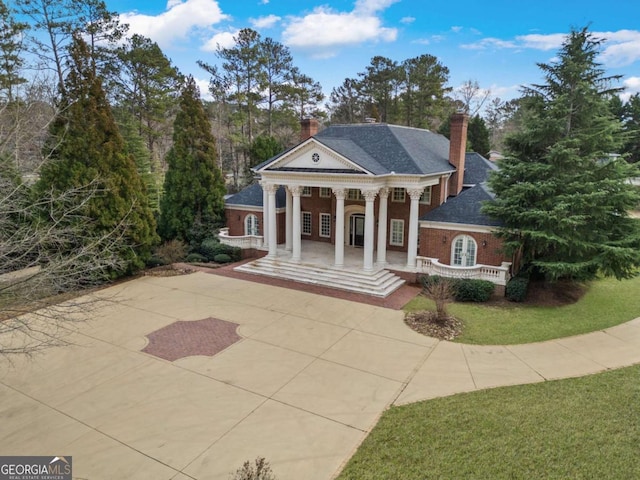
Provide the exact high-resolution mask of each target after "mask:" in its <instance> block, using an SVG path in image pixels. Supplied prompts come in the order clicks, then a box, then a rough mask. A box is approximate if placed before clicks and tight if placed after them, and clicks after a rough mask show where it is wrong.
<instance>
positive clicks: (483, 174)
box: [463, 152, 498, 185]
mask: <svg viewBox="0 0 640 480" xmlns="http://www.w3.org/2000/svg"><path fill="white" fill-rule="evenodd" d="M497 169H498V166H497V165H496V164H495V163H493V162H490V161H489V160H487V159H486V158H484V157H483V156H482V155H480V154H479V153H475V152H469V153H467V154H466V155H465V160H464V180H463V183H464V184H465V185H477V184H479V183H483V182H486V181H487V179H488V178H489V173H490V172H491V171H493V170H497Z"/></svg>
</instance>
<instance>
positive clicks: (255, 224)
mask: <svg viewBox="0 0 640 480" xmlns="http://www.w3.org/2000/svg"><path fill="white" fill-rule="evenodd" d="M250 218H251V219H252V221H251V228H247V227H248V226H249V225H248V223H247V222H248V220H249V219H250ZM249 230H252V231H249ZM259 232H260V220H259V219H258V216H257V215H256V214H255V213H247V214H246V215H245V216H244V234H245V235H246V236H254V237H255V236H258V235H260V233H259Z"/></svg>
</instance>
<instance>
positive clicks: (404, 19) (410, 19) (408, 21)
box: [400, 17, 416, 25]
mask: <svg viewBox="0 0 640 480" xmlns="http://www.w3.org/2000/svg"><path fill="white" fill-rule="evenodd" d="M415 21H416V17H402V18H401V19H400V23H404V24H405V25H410V24H412V23H413V22H415Z"/></svg>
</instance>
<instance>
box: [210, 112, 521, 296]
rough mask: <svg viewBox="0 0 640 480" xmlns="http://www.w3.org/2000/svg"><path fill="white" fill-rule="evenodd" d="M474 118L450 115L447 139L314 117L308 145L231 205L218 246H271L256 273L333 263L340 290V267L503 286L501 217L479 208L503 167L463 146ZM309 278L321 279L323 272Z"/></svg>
mask: <svg viewBox="0 0 640 480" xmlns="http://www.w3.org/2000/svg"><path fill="white" fill-rule="evenodd" d="M467 122H468V117H467V116H466V115H464V114H455V115H454V116H453V117H452V119H451V140H450V141H449V140H447V139H446V138H445V137H444V136H442V135H439V134H435V133H433V132H430V131H428V130H423V129H417V128H410V127H402V126H395V125H388V124H379V123H365V124H357V125H334V126H330V127H328V128H326V129H325V130H322V131H320V132H319V131H318V123H317V121H316V120H314V119H307V120H305V121H303V124H302V138H301V143H299V144H298V145H296V146H295V147H293V148H290V149H289V150H287V151H285V152H283V153H281V154H279V155H277V156H275V157H273V158H271V159H269V160H267V161H266V162H264V163H262V164H260V165H258V166H257V167H255V173H256V174H257V175H258V176H259V178H260V181H259V184H254V185H251V186H249V187H247V188H246V189H244V190H243V191H241V192H239V193H238V194H236V195H234V196H232V197H231V198H229V199H228V200H227V202H226V220H227V227H226V228H225V229H223V230H222V231H221V234H220V238H221V241H223V242H225V243H228V244H233V245H238V246H241V247H242V248H244V249H247V250H250V251H253V252H254V253H255V252H256V251H259V250H262V251H264V252H266V257H265V259H264V260H263V261H262V262H254V263H255V265H254V266H253V267H251V266H250V267H246V268H247V269H249V270H251V268H254V267H255V272H254V273H263V274H271V275H276V271H279V272H280V273H281V274H282V275H283V276H286V275H285V272H284V270H285V269H284V265H285V264H286V265H289V266H291V267H292V268H291V270H292V271H297V272H300V271H302V270H303V269H304V266H306V265H309V264H310V263H314V262H315V263H316V264H321V265H316V267H322V268H324V269H331V270H332V272H331V275H328V276H327V278H330V279H331V280H328V281H327V282H326V283H327V284H331V285H333V286H336V280H335V279H336V277H339V276H340V272H344V273H343V276H348V275H351V274H352V273H353V274H355V271H357V272H358V274H359V275H361V276H362V277H364V278H365V279H366V278H367V277H369V278H371V277H375V276H377V275H378V274H379V272H380V271H382V270H387V271H393V272H394V273H395V274H396V275H400V276H402V277H403V278H406V279H412V280H413V279H415V277H416V274H418V273H430V274H440V275H446V276H455V277H468V278H487V279H490V280H491V281H494V283H496V284H498V285H500V286H502V287H503V286H504V285H505V284H506V281H507V280H508V270H509V268H508V267H509V264H508V263H505V262H506V261H507V260H508V259H507V258H505V257H504V255H503V254H502V253H501V252H500V248H501V242H500V240H499V239H498V238H497V237H495V236H494V235H493V234H492V232H493V230H494V229H495V228H496V227H497V226H498V223H497V222H496V221H495V220H492V219H490V218H488V217H486V216H485V215H483V214H482V213H481V211H480V207H481V204H482V202H483V201H485V200H489V199H491V196H492V194H491V192H490V190H489V189H488V187H487V186H486V184H485V183H484V182H485V181H486V179H487V176H488V172H489V171H491V170H492V169H495V168H497V167H496V165H495V164H493V163H491V162H489V161H488V160H486V159H485V158H484V157H482V156H481V155H478V154H476V153H466V131H467ZM320 247H322V248H323V249H324V250H323V251H324V252H325V257H324V258H323V259H322V260H320V261H318V259H317V256H316V251H317V250H318V249H319V248H320ZM354 256H355V258H356V259H358V261H357V263H356V264H354V263H353V260H352V259H353V258H354ZM312 257H313V258H312ZM391 257H393V258H392V259H391ZM346 258H349V262H347V261H346V260H345V259H346ZM312 260H313V262H312ZM261 265H262V267H261ZM260 270H263V271H262V272H261V271H260ZM336 271H337V273H336ZM347 272H348V274H347ZM305 275H306V277H305ZM303 277H305V278H310V277H313V278H314V279H318V280H317V281H318V282H319V283H323V282H321V279H322V278H323V271H320V270H319V269H318V268H316V270H313V271H309V272H306V274H304V275H303ZM314 281H316V280H314ZM363 281H364V280H363ZM387 281H389V282H390V280H388V279H387ZM396 283H397V282H396ZM363 288H364V287H363ZM396 288H397V287H396ZM385 292H386V290H385ZM374 294H376V293H374ZM378 294H380V295H384V294H385V293H383V292H382V293H381V292H378Z"/></svg>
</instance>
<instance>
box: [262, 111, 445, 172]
mask: <svg viewBox="0 0 640 480" xmlns="http://www.w3.org/2000/svg"><path fill="white" fill-rule="evenodd" d="M313 138H314V139H315V140H316V141H318V142H320V143H321V144H323V145H325V146H327V147H328V148H330V149H332V150H334V151H335V152H337V153H339V154H340V155H342V156H344V157H345V158H347V159H349V160H350V161H352V162H353V163H355V164H356V165H359V166H360V167H362V168H363V169H364V170H366V171H368V172H371V173H372V174H374V175H385V174H390V173H391V172H395V173H397V174H408V175H429V174H434V173H440V172H449V171H452V170H453V167H452V166H451V164H450V163H449V140H447V139H446V138H445V137H444V136H442V135H439V134H435V133H432V132H430V131H428V130H422V129H419V128H410V127H401V126H397V125H387V124H384V123H372V124H369V123H366V124H355V125H332V126H330V127H329V128H326V129H325V130H323V131H321V132H320V133H318V134H316V135H315V136H314V137H313ZM280 156H281V155H278V156H277V157H274V158H272V159H270V160H268V161H267V162H264V163H262V164H261V165H259V167H265V166H266V165H268V164H269V163H271V162H273V161H275V160H276V159H277V158H279V157H280Z"/></svg>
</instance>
